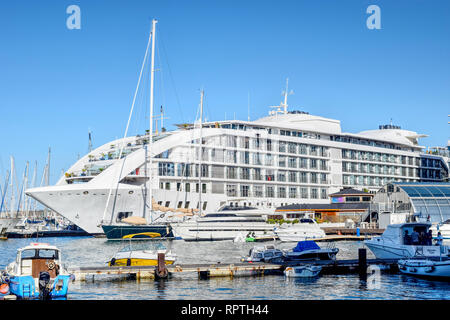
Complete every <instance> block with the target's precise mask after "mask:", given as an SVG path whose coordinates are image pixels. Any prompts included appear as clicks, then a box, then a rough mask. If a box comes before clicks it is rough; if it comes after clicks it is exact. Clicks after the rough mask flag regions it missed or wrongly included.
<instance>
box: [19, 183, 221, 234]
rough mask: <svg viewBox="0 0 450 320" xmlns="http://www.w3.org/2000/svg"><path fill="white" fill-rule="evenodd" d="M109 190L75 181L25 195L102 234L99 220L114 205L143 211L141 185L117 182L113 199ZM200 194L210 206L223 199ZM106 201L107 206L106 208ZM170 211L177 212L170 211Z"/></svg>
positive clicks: (158, 194)
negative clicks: (64, 185) (116, 189)
mask: <svg viewBox="0 0 450 320" xmlns="http://www.w3.org/2000/svg"><path fill="white" fill-rule="evenodd" d="M109 192H110V190H109V189H104V188H87V186H85V187H84V188H83V186H81V187H80V186H77V185H70V186H68V187H61V186H52V187H43V188H34V189H29V190H27V194H28V195H30V196H31V197H33V198H35V199H36V200H38V201H39V202H41V203H42V204H44V205H45V206H47V207H48V208H50V209H51V210H53V211H55V212H56V213H58V214H60V215H61V216H63V217H64V218H67V219H68V220H69V221H70V222H72V223H74V224H76V225H77V226H78V227H80V228H81V229H83V230H85V231H86V232H88V233H90V234H103V230H102V228H101V227H100V223H101V222H102V220H103V221H106V222H108V223H109V222H110V219H111V212H112V211H113V206H114V212H115V214H117V213H118V212H132V213H133V214H132V215H133V216H142V215H143V212H144V210H143V205H144V201H143V198H144V197H143V190H142V188H141V187H138V186H130V185H119V188H118V192H117V194H118V196H117V200H116V201H114V193H115V190H113V191H111V192H112V195H111V196H110V199H109V200H108V193H109ZM153 196H154V199H156V200H159V199H160V200H162V203H163V204H164V203H165V202H166V201H169V202H170V203H172V204H174V203H177V202H178V201H183V202H186V201H191V203H197V202H198V194H197V193H191V194H187V193H182V192H176V191H167V190H159V189H155V190H153ZM202 197H203V198H202V199H203V200H202V201H208V203H209V205H210V206H211V207H213V208H218V207H219V206H220V204H222V203H223V202H224V196H223V195H208V194H205V195H202ZM107 203H108V208H107V209H106V210H105V207H106V204H107ZM147 206H148V205H147ZM147 214H148V208H147ZM170 214H179V213H176V212H175V213H174V212H171V213H170ZM167 215H169V213H165V212H157V215H156V217H154V218H159V217H161V216H167ZM148 220H149V218H148ZM162 220H164V217H161V218H159V221H162ZM113 222H115V221H113Z"/></svg>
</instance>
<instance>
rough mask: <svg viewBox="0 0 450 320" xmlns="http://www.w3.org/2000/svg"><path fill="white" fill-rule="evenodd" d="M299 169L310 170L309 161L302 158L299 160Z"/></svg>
mask: <svg viewBox="0 0 450 320" xmlns="http://www.w3.org/2000/svg"><path fill="white" fill-rule="evenodd" d="M299 167H300V168H302V169H308V159H307V158H300V159H299Z"/></svg>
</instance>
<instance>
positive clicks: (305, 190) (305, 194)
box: [300, 188, 308, 199]
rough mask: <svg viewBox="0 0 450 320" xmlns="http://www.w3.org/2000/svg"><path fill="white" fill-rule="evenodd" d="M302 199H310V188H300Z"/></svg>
mask: <svg viewBox="0 0 450 320" xmlns="http://www.w3.org/2000/svg"><path fill="white" fill-rule="evenodd" d="M300 197H301V198H302V199H308V188H300Z"/></svg>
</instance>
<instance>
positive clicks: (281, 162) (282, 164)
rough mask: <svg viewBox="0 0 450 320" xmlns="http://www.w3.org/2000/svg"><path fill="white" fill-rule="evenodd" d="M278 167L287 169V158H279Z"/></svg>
mask: <svg viewBox="0 0 450 320" xmlns="http://www.w3.org/2000/svg"><path fill="white" fill-rule="evenodd" d="M278 166H280V167H286V157H284V156H279V158H278Z"/></svg>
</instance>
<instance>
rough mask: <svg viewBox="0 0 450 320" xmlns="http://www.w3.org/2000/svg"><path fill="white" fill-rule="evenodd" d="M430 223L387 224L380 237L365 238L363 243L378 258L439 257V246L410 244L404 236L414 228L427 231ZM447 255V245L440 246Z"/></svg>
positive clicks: (409, 233)
mask: <svg viewBox="0 0 450 320" xmlns="http://www.w3.org/2000/svg"><path fill="white" fill-rule="evenodd" d="M430 227H431V223H429V222H410V223H400V224H391V225H389V226H388V227H387V228H386V230H385V231H384V233H383V234H382V235H381V236H380V237H374V238H372V239H370V240H365V241H364V244H365V245H366V246H367V247H368V248H369V249H370V251H372V252H373V254H374V255H375V256H376V257H377V258H379V259H399V258H400V259H401V258H412V257H417V256H423V257H439V256H440V255H441V251H440V250H441V249H440V248H441V247H439V246H435V245H434V246H433V245H424V244H412V243H410V242H409V241H408V239H407V238H406V237H405V233H406V231H407V234H408V235H411V234H412V233H413V231H414V230H416V231H417V232H418V233H421V232H425V233H427V232H428V230H429V228H430ZM442 248H443V249H442V250H443V251H444V253H443V254H442V255H443V256H447V255H448V253H449V251H448V247H447V246H442Z"/></svg>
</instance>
